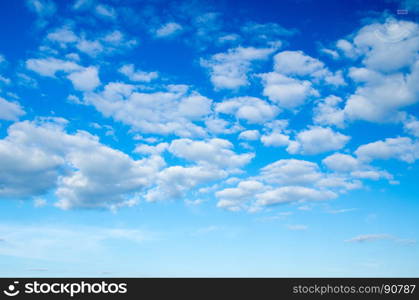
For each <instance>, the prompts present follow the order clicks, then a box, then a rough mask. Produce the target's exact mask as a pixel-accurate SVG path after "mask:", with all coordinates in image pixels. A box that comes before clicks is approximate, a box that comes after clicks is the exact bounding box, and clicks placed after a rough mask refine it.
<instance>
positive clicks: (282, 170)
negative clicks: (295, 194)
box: [260, 159, 322, 185]
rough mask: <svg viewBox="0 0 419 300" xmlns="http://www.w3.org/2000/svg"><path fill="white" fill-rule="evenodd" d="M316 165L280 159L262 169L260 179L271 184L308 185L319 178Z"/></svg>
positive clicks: (302, 161)
mask: <svg viewBox="0 0 419 300" xmlns="http://www.w3.org/2000/svg"><path fill="white" fill-rule="evenodd" d="M321 176H322V174H321V173H320V171H319V168H318V166H317V164H315V163H313V162H310V161H306V160H298V159H281V160H278V161H276V162H274V163H271V164H269V165H267V166H265V167H263V168H262V169H261V171H260V178H262V179H263V180H264V181H266V182H268V183H271V184H280V185H308V184H314V183H315V182H317V181H318V180H319V179H320V178H321Z"/></svg>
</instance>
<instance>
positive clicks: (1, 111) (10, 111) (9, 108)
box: [0, 97, 25, 121]
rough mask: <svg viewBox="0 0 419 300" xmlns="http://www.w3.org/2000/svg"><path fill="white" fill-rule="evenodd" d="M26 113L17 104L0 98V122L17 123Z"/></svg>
mask: <svg viewBox="0 0 419 300" xmlns="http://www.w3.org/2000/svg"><path fill="white" fill-rule="evenodd" d="M24 114H25V111H24V110H23V108H22V107H21V106H20V104H19V103H17V102H10V101H7V100H6V99H4V98H2V97H0V120H7V121H16V120H18V119H19V117H20V116H23V115H24Z"/></svg>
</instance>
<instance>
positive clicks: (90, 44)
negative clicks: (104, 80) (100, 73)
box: [76, 38, 105, 57]
mask: <svg viewBox="0 0 419 300" xmlns="http://www.w3.org/2000/svg"><path fill="white" fill-rule="evenodd" d="M76 47H77V49H78V50H80V51H81V52H84V53H86V54H88V55H90V56H92V57H95V56H97V55H99V54H100V53H102V52H103V51H105V48H104V47H103V45H102V44H101V43H100V42H99V41H97V40H95V41H89V40H86V39H85V38H81V39H79V41H78V42H77V45H76Z"/></svg>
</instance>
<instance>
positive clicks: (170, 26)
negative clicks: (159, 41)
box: [156, 22, 183, 38]
mask: <svg viewBox="0 0 419 300" xmlns="http://www.w3.org/2000/svg"><path fill="white" fill-rule="evenodd" d="M182 29H183V27H182V26H181V25H180V24H178V23H175V22H170V23H167V24H164V25H163V26H161V27H160V28H158V29H157V30H156V37H158V38H165V37H169V36H173V35H175V34H177V33H179V32H180V31H182Z"/></svg>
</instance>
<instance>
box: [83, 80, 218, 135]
mask: <svg viewBox="0 0 419 300" xmlns="http://www.w3.org/2000/svg"><path fill="white" fill-rule="evenodd" d="M84 100H85V102H86V103H87V104H91V105H93V106H94V107H95V108H96V109H97V110H98V111H100V112H101V113H102V114H103V115H105V116H107V117H113V118H114V119H115V120H117V121H121V122H123V123H125V124H128V125H131V126H132V127H133V129H135V130H139V131H141V132H143V133H155V134H163V135H167V134H176V135H177V136H182V137H193V136H205V135H206V132H205V130H204V128H202V127H201V126H198V125H196V124H194V123H193V122H194V121H198V120H202V119H204V118H205V117H206V116H208V115H209V114H210V113H211V103H212V101H211V100H210V99H208V98H206V97H204V96H202V95H200V94H198V93H196V92H194V91H190V90H189V88H188V87H187V86H184V85H169V86H167V87H166V89H165V90H163V91H160V92H154V93H140V92H137V91H136V89H135V87H134V86H133V85H129V84H123V83H117V82H111V83H109V84H107V85H106V86H105V87H104V89H103V91H101V92H100V93H90V94H86V95H85V99H84Z"/></svg>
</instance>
